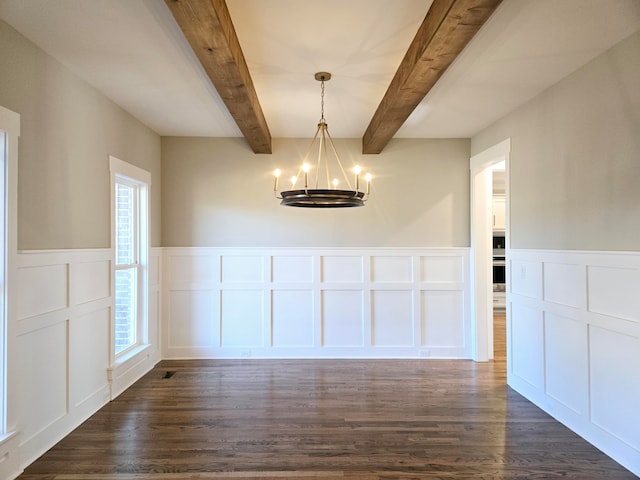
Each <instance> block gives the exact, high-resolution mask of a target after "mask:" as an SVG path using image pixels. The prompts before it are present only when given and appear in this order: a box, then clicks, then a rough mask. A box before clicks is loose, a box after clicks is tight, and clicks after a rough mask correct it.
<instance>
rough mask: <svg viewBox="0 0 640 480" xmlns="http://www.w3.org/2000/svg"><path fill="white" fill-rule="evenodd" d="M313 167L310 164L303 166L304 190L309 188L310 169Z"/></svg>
mask: <svg viewBox="0 0 640 480" xmlns="http://www.w3.org/2000/svg"><path fill="white" fill-rule="evenodd" d="M310 168H311V167H310V166H309V164H308V163H305V164H303V165H302V171H303V172H304V188H308V187H309V169H310Z"/></svg>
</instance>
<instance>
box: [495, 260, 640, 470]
mask: <svg viewBox="0 0 640 480" xmlns="http://www.w3.org/2000/svg"><path fill="white" fill-rule="evenodd" d="M507 259H508V263H509V265H508V267H509V271H510V279H511V282H510V284H509V291H508V292H507V303H508V312H509V318H508V325H507V326H508V328H507V336H508V338H507V347H508V349H509V359H510V362H509V364H508V366H507V368H508V370H507V371H508V382H509V385H511V386H512V387H513V388H514V389H516V390H518V391H519V392H520V393H522V394H523V395H524V396H526V397H527V398H529V399H530V400H531V401H533V402H534V403H536V404H537V405H538V406H540V407H541V408H542V409H544V410H545V411H546V412H548V413H549V414H551V415H552V416H554V417H555V418H557V419H558V420H559V421H561V422H563V423H564V424H566V425H567V426H568V427H569V428H571V429H572V430H574V431H575V432H577V433H578V434H579V435H581V436H582V437H584V438H586V439H587V440H589V441H590V442H591V443H593V444H594V445H595V446H597V447H598V448H600V449H601V450H603V451H604V452H605V453H607V454H608V455H610V456H611V457H612V458H614V459H615V460H617V461H618V462H619V463H620V464H622V465H624V466H625V467H626V468H628V469H629V470H631V471H632V472H634V473H635V474H636V475H640V409H639V408H638V399H639V398H640V374H639V373H638V372H639V371H640V370H638V365H640V253H638V252H577V251H549V250H510V251H508V252H507Z"/></svg>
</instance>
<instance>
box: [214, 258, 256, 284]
mask: <svg viewBox="0 0 640 480" xmlns="http://www.w3.org/2000/svg"><path fill="white" fill-rule="evenodd" d="M221 262H222V268H221V272H222V283H241V284H247V283H260V282H264V280H265V278H264V277H265V275H264V260H263V257H262V256H258V255H223V256H222V258H221Z"/></svg>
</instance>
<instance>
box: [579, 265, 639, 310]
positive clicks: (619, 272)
mask: <svg viewBox="0 0 640 480" xmlns="http://www.w3.org/2000/svg"><path fill="white" fill-rule="evenodd" d="M588 272H589V273H588V276H589V283H588V285H589V310H590V311H592V312H597V313H603V314H605V315H611V316H613V317H619V318H624V319H626V320H634V321H636V322H637V321H640V269H638V268H620V267H606V266H589V267H588Z"/></svg>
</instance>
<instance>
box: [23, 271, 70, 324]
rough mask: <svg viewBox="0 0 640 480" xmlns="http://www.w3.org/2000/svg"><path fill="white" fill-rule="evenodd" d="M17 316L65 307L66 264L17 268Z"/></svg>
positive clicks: (32, 314)
mask: <svg viewBox="0 0 640 480" xmlns="http://www.w3.org/2000/svg"><path fill="white" fill-rule="evenodd" d="M16 293H17V304H18V305H17V310H18V318H28V317H33V316H35V315H40V314H42V313H47V312H53V311H55V310H60V309H62V308H66V307H67V300H68V299H67V265H66V264H63V265H47V266H43V267H28V268H20V269H19V270H18V289H17V292H16Z"/></svg>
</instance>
